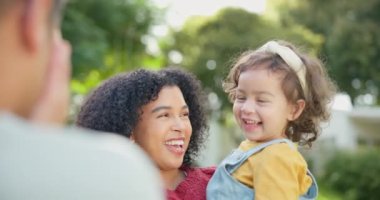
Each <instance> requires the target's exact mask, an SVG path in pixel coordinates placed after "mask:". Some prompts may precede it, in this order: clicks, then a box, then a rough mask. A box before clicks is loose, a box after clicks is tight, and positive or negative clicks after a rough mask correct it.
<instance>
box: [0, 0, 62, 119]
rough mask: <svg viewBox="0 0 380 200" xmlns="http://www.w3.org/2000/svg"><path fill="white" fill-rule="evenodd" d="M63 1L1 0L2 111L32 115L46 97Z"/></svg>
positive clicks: (0, 103) (0, 84)
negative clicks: (45, 91) (37, 105)
mask: <svg viewBox="0 0 380 200" xmlns="http://www.w3.org/2000/svg"><path fill="white" fill-rule="evenodd" d="M63 3H64V0H0V43H1V44H2V45H1V46H0V96H1V98H0V110H5V111H9V112H12V113H15V114H17V115H20V116H23V117H30V115H31V114H32V112H34V111H33V110H34V109H35V106H36V104H37V103H38V101H40V99H41V98H44V97H43V96H44V95H46V94H44V90H45V88H44V87H46V85H47V84H49V83H48V82H47V81H48V79H49V77H48V75H49V73H50V71H52V70H54V69H53V68H55V67H56V66H52V65H53V63H54V65H57V63H55V62H56V61H53V60H52V57H54V56H53V54H54V53H55V49H56V46H57V45H58V46H59V45H62V44H63V40H62V39H61V38H60V30H59V21H60V16H61V14H60V12H61V8H62V5H63Z"/></svg>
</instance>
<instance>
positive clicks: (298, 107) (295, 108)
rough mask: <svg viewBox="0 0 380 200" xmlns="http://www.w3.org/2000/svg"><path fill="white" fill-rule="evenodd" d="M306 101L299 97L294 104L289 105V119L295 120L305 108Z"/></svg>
mask: <svg viewBox="0 0 380 200" xmlns="http://www.w3.org/2000/svg"><path fill="white" fill-rule="evenodd" d="M305 105H306V102H305V100H303V99H299V100H297V101H296V103H295V104H292V105H291V110H290V113H289V116H288V120H289V121H294V120H296V119H297V118H298V117H299V116H300V115H301V114H302V112H303V110H304V109H305Z"/></svg>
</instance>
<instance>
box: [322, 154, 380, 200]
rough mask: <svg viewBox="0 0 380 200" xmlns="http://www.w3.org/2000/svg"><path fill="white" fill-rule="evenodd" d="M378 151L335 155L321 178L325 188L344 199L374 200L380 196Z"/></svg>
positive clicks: (379, 160) (379, 159)
mask: <svg viewBox="0 0 380 200" xmlns="http://www.w3.org/2000/svg"><path fill="white" fill-rule="evenodd" d="M379 153H380V152H379V151H378V150H365V151H361V152H359V153H354V154H349V153H340V154H337V156H335V157H334V158H333V159H332V160H331V161H330V162H329V163H328V164H327V167H326V174H325V176H324V178H323V181H324V183H325V184H326V186H327V187H329V188H332V189H334V190H336V191H338V192H340V193H342V194H343V195H344V197H345V198H344V199H351V200H361V199H367V200H375V199H378V197H379V196H380V179H379V177H380V157H379Z"/></svg>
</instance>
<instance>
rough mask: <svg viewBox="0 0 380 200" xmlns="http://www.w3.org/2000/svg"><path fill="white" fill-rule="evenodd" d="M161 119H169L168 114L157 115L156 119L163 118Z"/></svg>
mask: <svg viewBox="0 0 380 200" xmlns="http://www.w3.org/2000/svg"><path fill="white" fill-rule="evenodd" d="M163 117H169V114H168V113H163V114H160V115H158V118H163Z"/></svg>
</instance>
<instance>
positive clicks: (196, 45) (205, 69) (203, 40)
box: [165, 8, 322, 116]
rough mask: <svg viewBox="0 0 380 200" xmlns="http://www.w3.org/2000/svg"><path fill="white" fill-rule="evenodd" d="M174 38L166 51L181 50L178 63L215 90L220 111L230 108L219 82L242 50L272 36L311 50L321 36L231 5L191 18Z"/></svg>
mask: <svg viewBox="0 0 380 200" xmlns="http://www.w3.org/2000/svg"><path fill="white" fill-rule="evenodd" d="M173 37H174V42H173V44H172V45H167V46H166V47H165V51H166V53H169V52H171V51H173V50H175V51H178V52H180V54H182V56H183V61H182V62H181V63H180V65H182V66H184V67H186V68H188V69H189V70H191V71H192V72H194V73H195V74H196V75H197V77H198V78H200V80H201V81H202V83H203V85H204V86H205V87H206V90H207V91H209V92H211V91H212V92H215V93H216V95H217V97H218V99H219V105H217V106H215V107H214V109H215V110H218V109H219V108H220V107H219V106H221V108H222V110H223V109H224V108H228V107H229V103H228V102H227V95H226V94H225V93H224V92H223V90H222V86H221V84H222V80H223V79H224V78H225V76H226V75H227V73H228V71H229V68H230V65H231V64H232V62H233V60H234V58H236V57H237V56H238V55H239V54H240V53H242V52H243V51H246V50H248V49H255V48H257V47H259V46H260V45H262V44H263V43H265V42H266V41H268V40H271V39H284V40H288V41H291V42H293V43H295V44H298V45H301V46H304V47H306V48H311V49H313V50H314V52H317V50H318V48H319V46H320V44H321V43H322V39H321V37H320V36H318V35H316V34H313V33H311V32H310V31H308V30H307V29H305V28H303V27H301V26H297V25H293V26H289V27H287V28H284V27H281V26H280V25H278V24H276V23H274V22H272V21H268V20H265V19H264V18H263V17H261V16H259V15H257V14H254V13H249V12H247V11H245V10H242V9H234V8H227V9H224V10H221V11H220V12H218V13H217V14H216V15H215V16H212V17H197V18H192V19H190V20H188V21H187V22H186V24H185V25H184V27H183V29H182V30H180V31H178V32H174V33H173ZM167 62H168V64H169V65H170V64H176V63H172V62H171V61H170V60H167ZM228 110H230V109H229V108H228ZM223 116H224V115H223Z"/></svg>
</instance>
